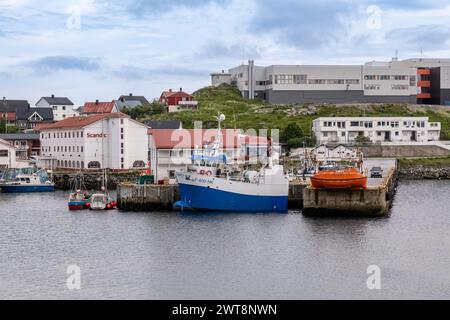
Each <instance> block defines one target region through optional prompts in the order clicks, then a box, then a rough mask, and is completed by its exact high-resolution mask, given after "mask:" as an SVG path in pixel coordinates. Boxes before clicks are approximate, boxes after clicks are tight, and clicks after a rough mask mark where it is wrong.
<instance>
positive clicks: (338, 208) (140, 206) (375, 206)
mask: <svg viewBox="0 0 450 320" xmlns="http://www.w3.org/2000/svg"><path fill="white" fill-rule="evenodd" d="M375 166H377V167H380V168H381V169H382V172H383V176H382V177H381V178H368V182H367V188H365V189H315V188H313V187H311V185H310V182H309V179H306V180H293V181H291V182H290V183H289V195H288V207H289V209H301V210H302V213H303V214H304V215H306V216H327V215H341V216H347V215H350V216H383V215H386V214H388V212H389V209H390V207H391V204H392V200H393V197H394V195H395V190H396V186H397V180H398V170H397V169H398V167H397V162H396V160H395V159H382V158H377V159H366V160H365V162H364V165H363V170H364V171H366V172H369V170H370V168H372V167H375ZM369 176H370V175H369ZM178 200H179V188H178V185H176V184H172V185H155V184H137V183H128V182H127V183H120V184H118V186H117V203H118V208H119V209H120V210H123V211H153V210H159V211H161V210H165V211H171V210H172V206H173V203H175V202H176V201H178Z"/></svg>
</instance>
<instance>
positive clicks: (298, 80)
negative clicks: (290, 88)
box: [294, 74, 307, 84]
mask: <svg viewBox="0 0 450 320" xmlns="http://www.w3.org/2000/svg"><path fill="white" fill-rule="evenodd" d="M306 79H307V75H306V74H294V83H295V84H306V83H307V82H306Z"/></svg>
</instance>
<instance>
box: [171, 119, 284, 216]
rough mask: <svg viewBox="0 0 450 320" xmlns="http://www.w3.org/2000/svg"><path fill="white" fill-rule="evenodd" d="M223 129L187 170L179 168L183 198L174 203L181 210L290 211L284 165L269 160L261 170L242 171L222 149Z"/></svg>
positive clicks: (177, 174) (179, 180)
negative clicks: (230, 163) (274, 163)
mask: <svg viewBox="0 0 450 320" xmlns="http://www.w3.org/2000/svg"><path fill="white" fill-rule="evenodd" d="M217 120H218V122H219V130H218V133H217V136H216V139H215V141H214V143H213V144H212V146H211V147H210V148H208V149H206V150H205V153H206V154H205V153H204V154H202V155H196V154H194V155H193V157H192V160H193V165H192V166H190V167H188V170H187V171H178V172H176V177H177V180H178V185H179V191H180V198H181V199H180V201H178V202H176V203H175V204H174V208H175V209H178V210H193V211H197V210H199V211H220V212H286V211H287V204H288V192H289V179H288V175H286V174H285V173H284V170H283V166H281V165H273V159H272V158H271V157H270V156H269V157H268V161H267V163H266V164H264V165H263V167H262V168H261V169H260V170H258V171H253V170H246V171H243V172H240V171H239V170H235V169H236V168H235V167H233V166H231V165H228V164H227V160H228V159H227V156H226V155H225V154H223V153H221V152H220V150H221V130H220V122H221V121H223V120H225V116H224V115H220V116H219V117H217Z"/></svg>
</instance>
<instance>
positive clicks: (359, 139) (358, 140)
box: [355, 134, 372, 144]
mask: <svg viewBox="0 0 450 320" xmlns="http://www.w3.org/2000/svg"><path fill="white" fill-rule="evenodd" d="M355 142H356V144H368V143H371V142H372V141H371V140H370V138H369V137H366V136H364V135H362V134H360V135H358V136H357V137H356V138H355Z"/></svg>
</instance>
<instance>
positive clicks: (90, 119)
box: [34, 112, 129, 131]
mask: <svg viewBox="0 0 450 320" xmlns="http://www.w3.org/2000/svg"><path fill="white" fill-rule="evenodd" d="M104 118H129V116H127V115H126V114H123V113H121V112H114V113H104V114H91V115H86V116H80V117H69V118H66V119H64V120H61V121H58V122H55V123H49V124H40V125H37V126H36V128H34V131H43V130H53V129H64V128H83V127H86V126H88V125H90V124H92V123H95V122H97V121H100V120H102V119H104Z"/></svg>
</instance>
